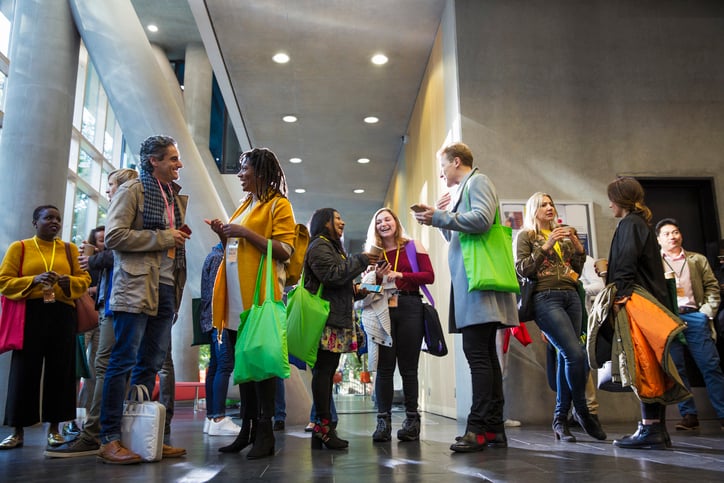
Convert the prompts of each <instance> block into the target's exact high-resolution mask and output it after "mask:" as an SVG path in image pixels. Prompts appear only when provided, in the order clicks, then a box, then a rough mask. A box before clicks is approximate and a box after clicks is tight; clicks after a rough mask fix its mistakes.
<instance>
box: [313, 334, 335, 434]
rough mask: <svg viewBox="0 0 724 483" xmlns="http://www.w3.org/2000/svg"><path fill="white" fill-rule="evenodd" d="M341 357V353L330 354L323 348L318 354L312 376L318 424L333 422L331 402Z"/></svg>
mask: <svg viewBox="0 0 724 483" xmlns="http://www.w3.org/2000/svg"><path fill="white" fill-rule="evenodd" d="M340 356H341V354H340V353H339V352H330V351H328V350H324V349H321V348H320V349H319V351H318V352H317V363H316V364H315V365H314V372H313V374H314V375H313V376H312V398H313V399H314V408H315V409H316V411H317V421H316V422H321V421H322V420H326V421H331V420H332V410H331V408H330V405H329V401H330V399H331V398H332V384H333V379H334V373H335V372H336V371H337V366H338V365H339V358H340Z"/></svg>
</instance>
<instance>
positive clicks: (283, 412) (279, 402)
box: [274, 377, 287, 421]
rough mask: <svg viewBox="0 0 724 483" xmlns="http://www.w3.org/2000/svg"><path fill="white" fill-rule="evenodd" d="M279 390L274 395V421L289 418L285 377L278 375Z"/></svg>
mask: <svg viewBox="0 0 724 483" xmlns="http://www.w3.org/2000/svg"><path fill="white" fill-rule="evenodd" d="M276 379H277V383H276V384H277V392H276V395H275V396H274V421H284V420H285V419H287V401H286V394H285V392H284V379H282V378H281V377H277V378H276Z"/></svg>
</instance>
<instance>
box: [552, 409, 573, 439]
mask: <svg viewBox="0 0 724 483" xmlns="http://www.w3.org/2000/svg"><path fill="white" fill-rule="evenodd" d="M552 427H553V435H554V436H555V437H556V441H557V440H561V441H565V442H566V443H575V442H576V437H575V436H573V435H572V434H571V432H570V431H569V430H568V418H566V416H565V415H562V414H556V415H555V416H554V417H553V425H552Z"/></svg>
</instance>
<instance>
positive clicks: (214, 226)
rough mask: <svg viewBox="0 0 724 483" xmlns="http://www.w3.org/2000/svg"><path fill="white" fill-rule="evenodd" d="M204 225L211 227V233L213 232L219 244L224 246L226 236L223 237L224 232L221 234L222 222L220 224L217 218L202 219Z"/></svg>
mask: <svg viewBox="0 0 724 483" xmlns="http://www.w3.org/2000/svg"><path fill="white" fill-rule="evenodd" d="M204 223H206V224H207V225H209V226H210V227H211V231H213V232H214V233H216V234H217V235H218V237H219V240H220V241H221V243H223V244H224V245H226V235H224V232H223V227H224V222H222V221H221V220H219V219H218V218H214V219H213V220H209V219H208V218H204Z"/></svg>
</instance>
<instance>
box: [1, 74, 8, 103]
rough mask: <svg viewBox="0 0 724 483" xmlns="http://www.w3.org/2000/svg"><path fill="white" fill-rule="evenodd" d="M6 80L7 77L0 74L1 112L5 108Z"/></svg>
mask: <svg viewBox="0 0 724 483" xmlns="http://www.w3.org/2000/svg"><path fill="white" fill-rule="evenodd" d="M7 79H8V78H7V76H6V75H5V74H4V73H2V72H0V110H3V109H4V107H3V106H5V83H6V82H7Z"/></svg>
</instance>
